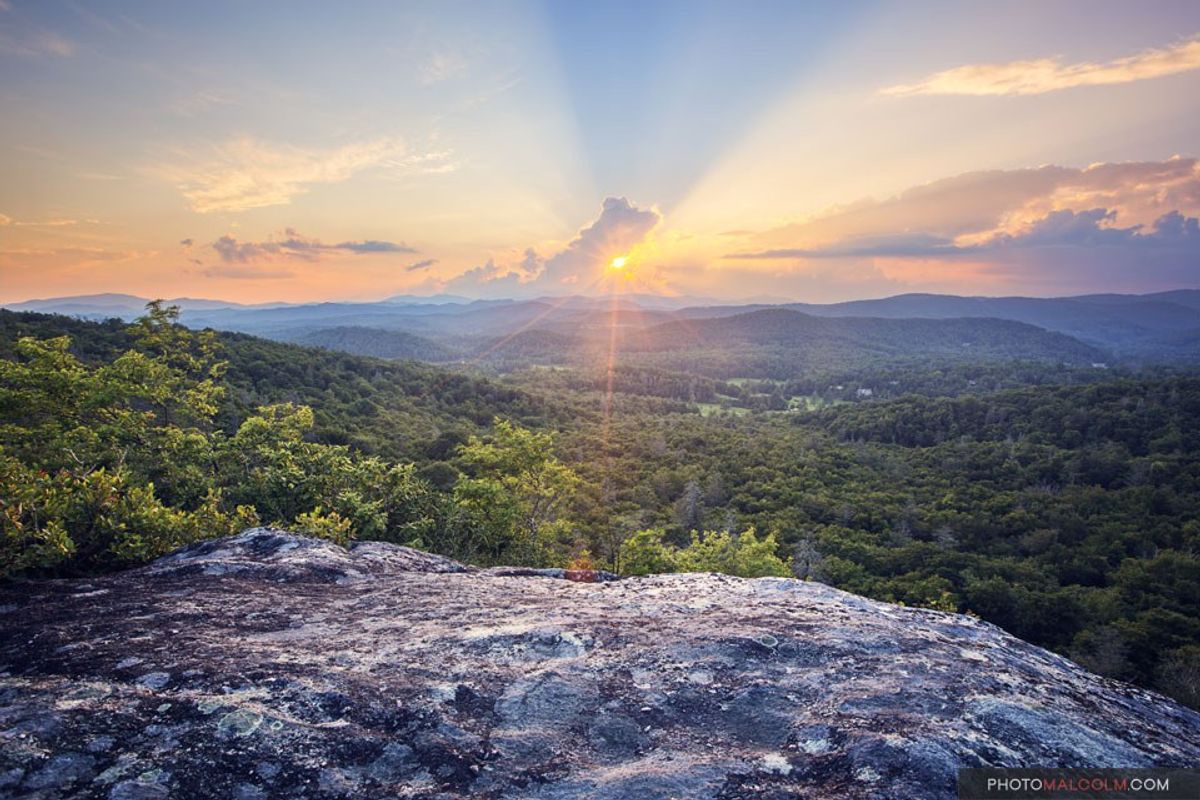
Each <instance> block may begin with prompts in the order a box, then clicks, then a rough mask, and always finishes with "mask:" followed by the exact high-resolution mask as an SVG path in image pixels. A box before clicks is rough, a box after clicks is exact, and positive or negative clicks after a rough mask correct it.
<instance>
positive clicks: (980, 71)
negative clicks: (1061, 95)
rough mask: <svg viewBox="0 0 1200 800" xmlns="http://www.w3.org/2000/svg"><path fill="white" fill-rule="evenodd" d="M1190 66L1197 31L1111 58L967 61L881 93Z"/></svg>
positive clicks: (1198, 59) (1017, 85) (976, 89)
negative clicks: (1098, 60) (1109, 59)
mask: <svg viewBox="0 0 1200 800" xmlns="http://www.w3.org/2000/svg"><path fill="white" fill-rule="evenodd" d="M1194 69H1200V36H1193V37H1192V38H1190V39H1186V40H1183V41H1180V42H1176V43H1174V44H1170V45H1167V46H1165V47H1156V48H1151V49H1149V50H1143V51H1141V52H1140V53H1135V54H1133V55H1131V56H1125V57H1124V58H1118V59H1115V60H1113V61H1102V62H1095V61H1081V62H1077V63H1074V64H1067V63H1063V60H1062V59H1061V58H1037V59H1032V60H1028V61H1010V62H1008V63H1003V64H966V65H963V66H960V67H954V68H953V69H948V70H944V71H942V72H936V73H934V74H933V75H930V76H928V77H926V78H924V79H923V80H920V81H918V82H917V83H911V84H901V85H898V86H889V87H887V88H885V89H883V90H881V92H882V94H885V95H892V96H895V97H907V96H912V95H920V94H958V95H1029V94H1042V93H1044V92H1053V91H1057V90H1059V89H1070V88H1074V87H1076V86H1100V85H1105V84H1118V83H1131V82H1133V81H1140V80H1146V79H1149V78H1160V77H1163V76H1166V75H1176V74H1178V73H1181V72H1189V71H1191V70H1194Z"/></svg>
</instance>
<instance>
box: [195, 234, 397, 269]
mask: <svg viewBox="0 0 1200 800" xmlns="http://www.w3.org/2000/svg"><path fill="white" fill-rule="evenodd" d="M190 242H191V240H190V239H185V240H184V243H185V244H184V246H185V247H187V246H190ZM212 248H213V250H215V251H216V252H217V255H218V256H220V257H221V260H222V261H225V262H227V263H242V264H247V263H254V262H260V261H276V260H282V259H298V260H301V261H316V260H317V259H318V258H320V257H321V256H322V255H326V254H331V253H357V254H360V255H361V254H364V253H415V252H417V251H416V250H415V249H414V248H412V247H409V246H408V245H406V244H403V243H398V242H385V241H379V240H376V239H368V240H365V241H360V242H354V241H347V242H337V243H336V244H326V243H325V242H322V241H321V240H320V239H313V238H310V237H307V236H303V235H301V234H300V233H299V232H297V231H296V229H295V228H286V229H284V231H283V232H282V234H281V235H280V236H279V237H277V238H272V239H268V240H267V241H264V242H242V241H238V240H237V239H235V238H234V237H233V236H230V235H228V234H226V235H224V236H222V237H221V238H219V239H217V240H216V241H215V242H213V243H212Z"/></svg>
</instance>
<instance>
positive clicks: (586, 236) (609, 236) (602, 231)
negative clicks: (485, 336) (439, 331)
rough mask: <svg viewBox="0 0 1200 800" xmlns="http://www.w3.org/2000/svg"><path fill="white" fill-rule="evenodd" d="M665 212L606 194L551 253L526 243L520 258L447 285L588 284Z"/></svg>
mask: <svg viewBox="0 0 1200 800" xmlns="http://www.w3.org/2000/svg"><path fill="white" fill-rule="evenodd" d="M661 220H662V216H661V215H660V214H659V213H658V211H656V210H655V209H652V208H638V207H637V206H635V205H634V204H633V203H631V202H629V200H628V199H626V198H624V197H608V198H605V200H604V202H603V203H602V204H601V207H600V215H599V216H598V217H597V218H596V219H595V221H594V222H592V223H591V224H590V225H588V226H587V227H585V228H582V229H580V231H579V233H578V234H576V236H575V238H574V239H572V240H571V241H570V242H568V243H567V245H566V246H565V247H563V248H562V249H561V250H559V251H558V252H556V253H555V254H554V255H551V256H549V257H548V258H543V257H541V256H539V255H538V253H537V251H535V250H534V249H533V248H527V249H526V250H525V251H524V253H523V254H522V256H521V258H520V260H519V261H518V262H517V263H514V264H510V265H501V264H497V263H496V262H495V261H494V260H492V259H489V260H488V262H487V263H485V264H483V265H482V266H479V267H475V268H474V269H470V270H467V271H466V272H464V273H462V274H461V275H459V276H457V277H455V278H452V279H451V280H450V281H448V282H447V283H446V284H445V286H444V288H445V290H447V291H450V290H454V291H476V292H481V293H484V294H490V295H495V294H496V292H497V290H500V289H503V290H504V291H508V292H512V291H513V290H517V289H520V290H523V291H535V290H536V291H542V292H548V293H555V292H561V291H563V290H564V289H571V290H584V289H587V288H588V286H589V284H590V283H591V282H592V281H594V280H595V279H597V278H599V277H600V276H602V275H603V274H604V270H605V268H606V266H607V265H608V263H609V262H610V261H611V260H612V259H613V258H614V257H616V256H619V255H624V254H626V253H628V252H629V251H630V250H631V249H633V248H634V247H636V246H638V245H639V244H641V243H642V242H644V241H645V240H646V238H647V237H648V236H649V235H650V233H651V232H652V231H653V230H654V228H655V227H656V226H657V225H658V223H659V222H660V221H661Z"/></svg>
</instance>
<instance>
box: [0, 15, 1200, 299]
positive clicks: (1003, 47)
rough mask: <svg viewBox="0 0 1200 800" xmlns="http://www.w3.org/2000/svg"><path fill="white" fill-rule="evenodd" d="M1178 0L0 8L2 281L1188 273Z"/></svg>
mask: <svg viewBox="0 0 1200 800" xmlns="http://www.w3.org/2000/svg"><path fill="white" fill-rule="evenodd" d="M1198 157H1200V3H1196V2H1191V0H1184V1H1183V2H1169V1H1166V0H1164V1H1162V2H1154V3H1144V4H1135V3H1107V2H1101V1H1099V0H1089V1H1088V2H1044V1H1039V2H1024V3H1021V2H1016V3H996V4H986V5H985V4H982V3H950V2H939V3H923V2H915V1H914V0H906V1H905V2H839V3H815V2H814V3H808V2H787V3H781V2H772V1H771V0H760V1H759V2H754V3H745V2H740V1H738V2H703V1H702V0H687V1H686V2H669V1H668V0H656V1H655V2H644V1H641V2H616V1H615V0H614V1H606V2H596V1H595V0H593V1H592V2H584V1H583V0H561V2H475V3H463V2H454V1H453V0H443V1H439V2H432V3H417V2H407V3H397V2H379V3H369V2H362V3H359V2H355V3H304V2H289V3H268V2H254V3H245V2H228V3H226V2H220V1H219V0H216V1H213V2H204V3H183V2H158V1H157V0H147V1H146V2H116V1H115V0H114V2H106V3H89V2H85V1H84V0H72V1H71V2H62V3H60V2H55V0H36V2H34V1H33V0H0V302H14V301H19V300H25V299H30V298H45V297H55V296H64V295H78V294H91V293H101V292H124V293H130V294H136V295H140V296H143V297H164V298H174V297H204V298H221V299H226V300H234V301H239V302H246V303H254V302H269V301H292V302H301V301H320V300H375V299H380V298H383V297H388V296H392V295H397V294H417V295H431V294H441V293H447V294H455V295H463V296H469V297H533V296H546V295H562V294H601V293H604V292H608V291H613V290H614V289H620V290H621V291H638V292H651V293H659V294H666V295H682V296H689V297H690V296H695V297H706V298H715V299H719V300H745V299H754V300H803V301H810V302H832V301H839V300H846V299H855V298H865V297H881V296H887V295H893V294H900V293H904V292H944V293H955V294H971V295H1014V294H1021V295H1032V296H1054V295H1066V294H1082V293H1092V292H1152V291H1159V290H1166V289H1174V288H1197V287H1200V225H1198V222H1197V217H1200V161H1198V160H1197V158H1198Z"/></svg>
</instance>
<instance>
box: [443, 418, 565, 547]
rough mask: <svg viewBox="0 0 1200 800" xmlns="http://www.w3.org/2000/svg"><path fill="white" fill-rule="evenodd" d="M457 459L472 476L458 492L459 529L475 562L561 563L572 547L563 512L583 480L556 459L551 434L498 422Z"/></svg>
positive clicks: (498, 420) (467, 478)
mask: <svg viewBox="0 0 1200 800" xmlns="http://www.w3.org/2000/svg"><path fill="white" fill-rule="evenodd" d="M458 457H459V460H460V461H461V463H462V464H463V466H464V468H465V469H466V471H467V472H468V475H469V477H466V478H464V479H462V480H460V481H459V482H458V483H457V484H456V486H455V488H454V506H455V509H456V511H457V515H456V518H455V527H456V528H458V529H459V530H462V531H465V533H466V536H465V537H464V538H465V540H466V541H470V542H472V545H471V546H470V548H469V549H470V550H472V551H473V553H474V554H475V555H476V556H477V557H479V558H482V559H483V560H485V561H491V562H498V561H504V560H505V559H509V560H515V561H516V562H517V563H546V562H549V561H551V560H562V555H563V548H564V547H569V545H570V543H571V539H570V525H569V524H568V523H567V521H566V520H565V519H564V518H563V517H562V512H563V509H564V508H565V507H566V506H567V504H568V503H569V502H570V501H571V498H572V495H573V493H574V492H575V490H576V488H577V485H578V483H579V479H578V477H577V476H576V474H575V472H574V470H572V469H571V468H570V467H568V466H566V465H565V464H563V463H562V462H561V461H560V460H559V459H558V458H557V457H556V456H555V455H554V437H553V435H552V434H549V433H544V432H536V431H532V430H529V429H527V428H524V427H521V426H520V425H517V424H515V423H513V422H511V421H509V420H504V419H500V418H497V419H496V420H495V421H494V423H493V426H492V436H491V438H490V440H487V441H485V440H483V439H480V438H479V437H472V438H471V439H470V441H468V442H467V443H466V444H464V445H462V446H461V447H459V450H458Z"/></svg>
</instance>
